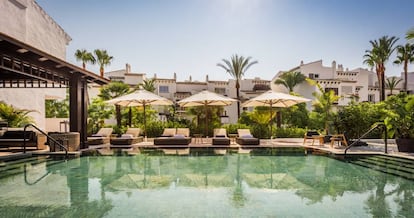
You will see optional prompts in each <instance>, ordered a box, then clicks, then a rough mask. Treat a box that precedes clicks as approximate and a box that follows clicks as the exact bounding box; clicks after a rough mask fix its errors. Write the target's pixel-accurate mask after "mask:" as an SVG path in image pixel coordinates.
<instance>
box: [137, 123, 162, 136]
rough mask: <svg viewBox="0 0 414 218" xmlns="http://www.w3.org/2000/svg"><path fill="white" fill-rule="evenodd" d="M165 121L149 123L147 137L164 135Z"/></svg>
mask: <svg viewBox="0 0 414 218" xmlns="http://www.w3.org/2000/svg"><path fill="white" fill-rule="evenodd" d="M164 127H165V125H164V123H163V122H160V121H152V122H148V123H147V137H149V138H154V137H158V136H160V135H162V132H163V131H164ZM142 130H144V126H142Z"/></svg>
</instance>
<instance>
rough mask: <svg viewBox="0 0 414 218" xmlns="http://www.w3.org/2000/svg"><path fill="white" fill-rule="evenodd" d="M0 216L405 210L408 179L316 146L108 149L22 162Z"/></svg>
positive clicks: (413, 193) (2, 189) (6, 184)
mask: <svg viewBox="0 0 414 218" xmlns="http://www.w3.org/2000/svg"><path fill="white" fill-rule="evenodd" d="M0 193H1V195H0V217H373V216H376V217H394V216H400V217H410V216H412V214H414V211H413V207H412V205H413V203H414V182H413V181H410V180H406V179H403V178H399V177H395V176H392V175H388V174H384V173H381V172H377V171H374V170H370V169H367V168H364V167H360V166H357V165H353V164H349V163H344V162H341V161H338V160H335V159H332V158H328V157H323V156H312V155H307V156H249V155H238V154H236V155H226V156H200V157H192V156H184V157H183V156H148V155H137V156H113V157H92V156H91V157H81V158H78V159H73V160H69V161H68V162H54V161H52V162H50V161H49V162H42V163H37V164H35V165H32V164H25V173H23V174H16V175H11V176H2V177H1V179H0Z"/></svg>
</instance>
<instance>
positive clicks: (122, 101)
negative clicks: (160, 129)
mask: <svg viewBox="0 0 414 218" xmlns="http://www.w3.org/2000/svg"><path fill="white" fill-rule="evenodd" d="M106 102H107V103H109V104H116V105H121V106H142V107H144V135H145V136H147V121H146V120H147V119H146V116H145V106H147V105H172V104H173V102H172V101H170V100H168V99H166V98H164V97H161V96H159V95H156V94H154V93H152V92H149V91H146V90H143V89H140V90H137V91H135V92H132V93H130V94H126V95H123V96H119V97H117V98H114V99H111V100H108V101H106Z"/></svg>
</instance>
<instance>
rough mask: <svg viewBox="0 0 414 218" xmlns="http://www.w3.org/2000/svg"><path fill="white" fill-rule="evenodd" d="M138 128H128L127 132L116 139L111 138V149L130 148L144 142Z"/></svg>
mask: <svg viewBox="0 0 414 218" xmlns="http://www.w3.org/2000/svg"><path fill="white" fill-rule="evenodd" d="M140 133H141V129H140V128H128V129H127V131H126V132H125V133H124V134H122V135H121V137H118V138H111V139H110V142H111V148H118V147H121V148H125V147H131V145H132V144H136V143H139V142H142V141H144V138H143V137H142V136H140V135H139V134H140Z"/></svg>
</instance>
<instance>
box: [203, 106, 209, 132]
mask: <svg viewBox="0 0 414 218" xmlns="http://www.w3.org/2000/svg"><path fill="white" fill-rule="evenodd" d="M205 111H206V125H205V127H204V128H205V130H204V131H205V133H206V137H208V128H207V125H208V117H207V114H208V109H207V104H205Z"/></svg>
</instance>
